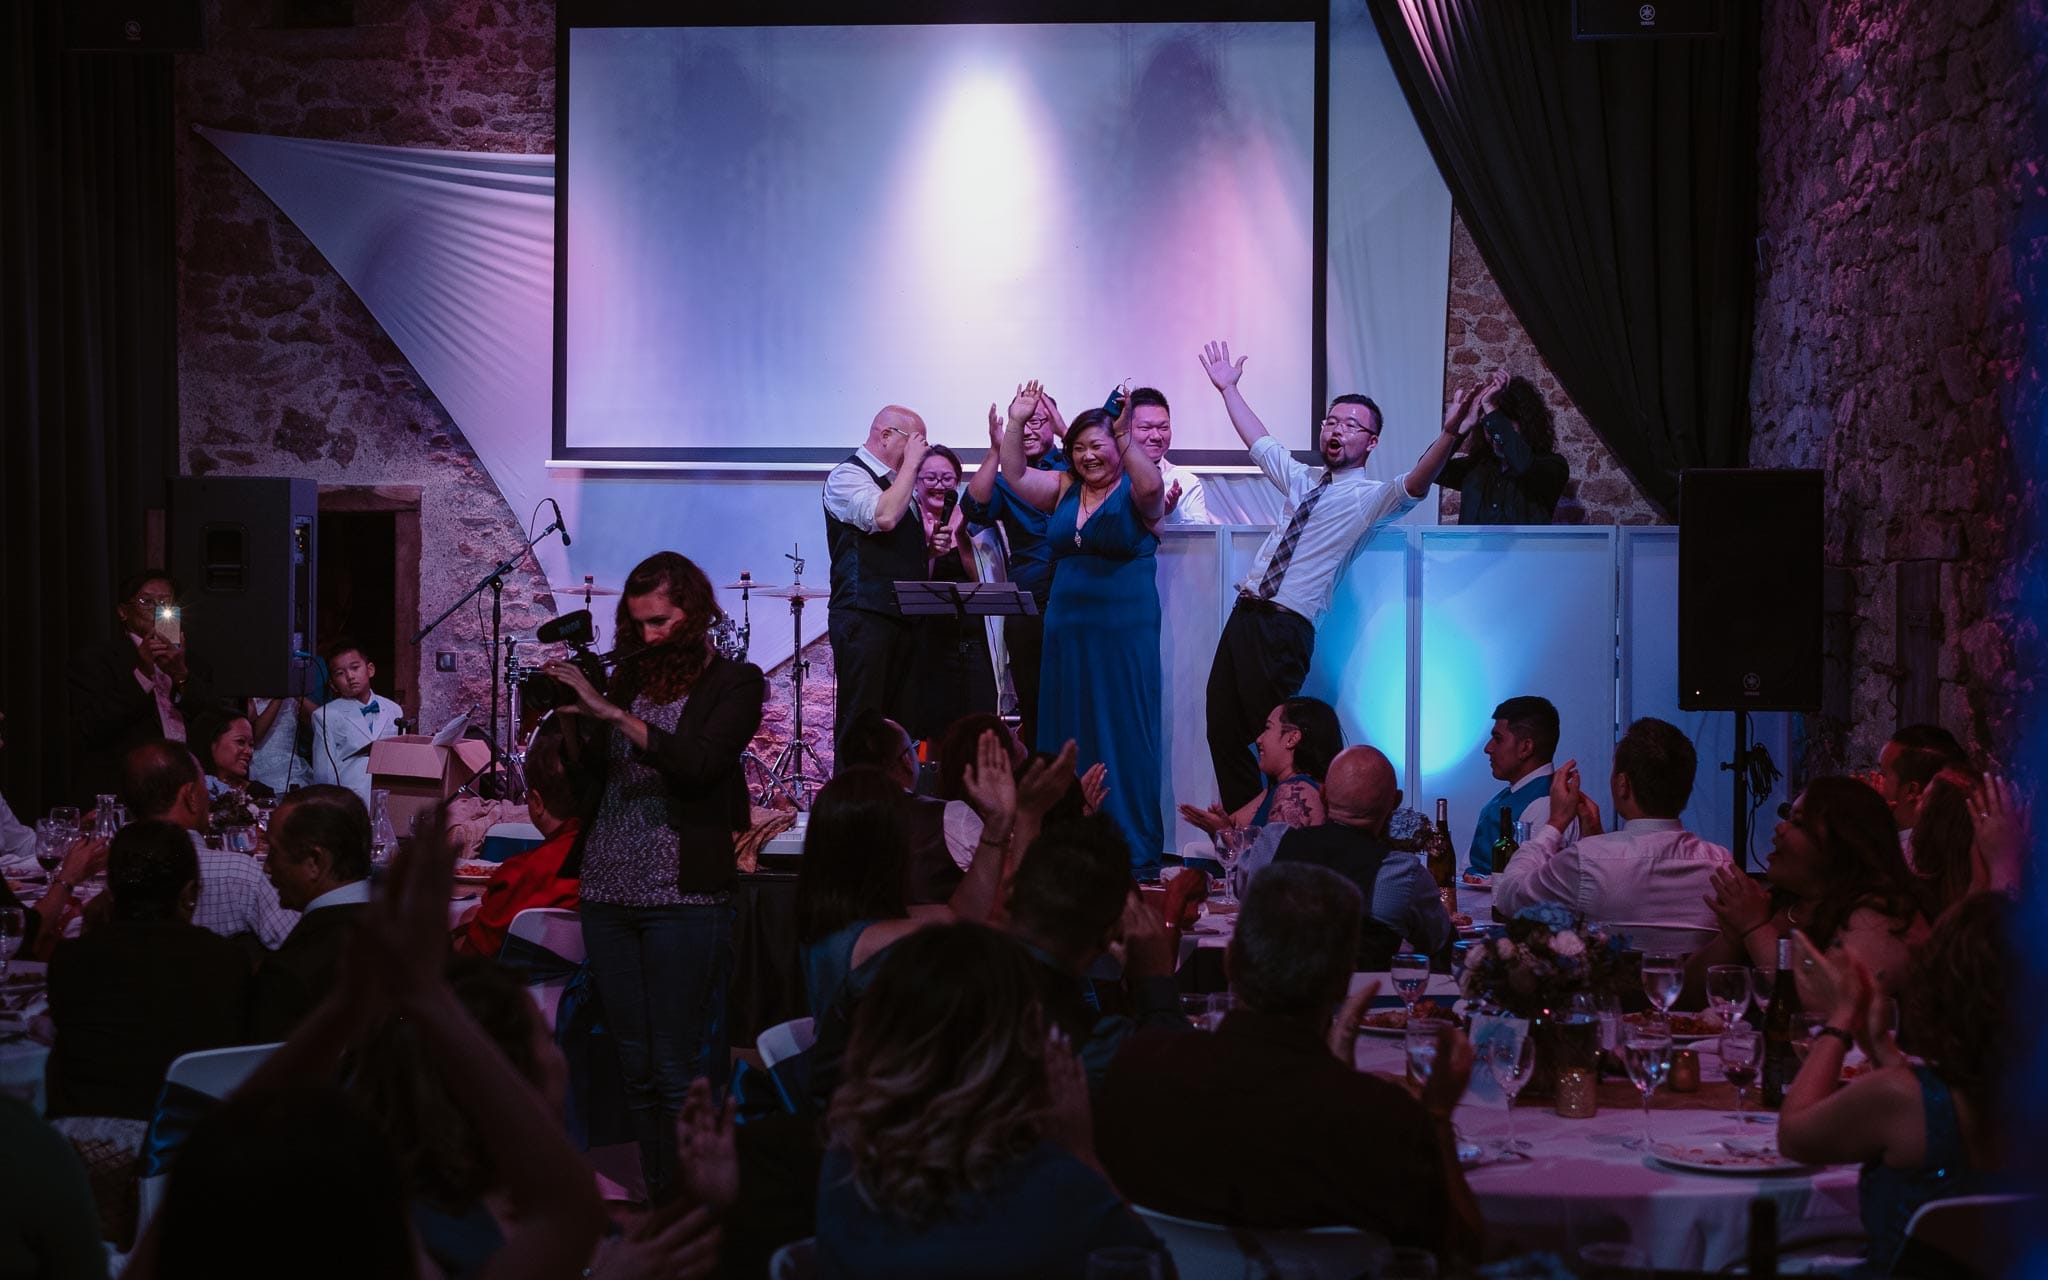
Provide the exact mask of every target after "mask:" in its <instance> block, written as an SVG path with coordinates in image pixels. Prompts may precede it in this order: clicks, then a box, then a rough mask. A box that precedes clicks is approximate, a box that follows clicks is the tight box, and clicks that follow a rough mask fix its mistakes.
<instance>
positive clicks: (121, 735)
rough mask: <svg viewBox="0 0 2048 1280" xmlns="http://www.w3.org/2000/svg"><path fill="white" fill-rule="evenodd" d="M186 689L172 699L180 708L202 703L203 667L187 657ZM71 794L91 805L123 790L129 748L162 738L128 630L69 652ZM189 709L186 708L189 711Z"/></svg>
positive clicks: (194, 707)
mask: <svg viewBox="0 0 2048 1280" xmlns="http://www.w3.org/2000/svg"><path fill="white" fill-rule="evenodd" d="M186 667H187V672H186V681H185V690H184V692H183V693H181V694H179V695H177V697H176V698H175V701H176V703H177V705H178V708H179V709H180V710H181V711H187V714H188V715H189V714H190V710H197V709H198V708H200V707H203V706H205V705H206V702H207V699H208V697H209V694H208V692H207V686H208V684H209V683H210V682H209V681H208V680H207V679H206V675H207V673H206V671H205V670H204V669H203V668H202V667H200V666H199V665H198V664H197V663H196V661H195V660H193V659H190V658H188V659H187V660H186ZM70 677H71V678H70V686H71V782H70V794H71V795H72V796H73V797H74V798H76V799H81V800H83V801H85V802H86V803H88V804H89V803H91V799H92V797H93V796H96V795H101V794H113V793H118V792H119V791H120V790H121V760H122V757H123V756H125V755H127V754H128V749H129V748H130V747H134V746H138V745H140V744H142V743H144V742H149V741H151V740H152V739H155V738H161V737H163V736H164V727H163V721H162V720H161V719H159V718H158V716H157V710H156V699H155V698H154V697H152V696H151V695H150V694H148V693H145V692H144V691H143V688H142V686H141V685H139V684H137V683H135V642H134V641H132V640H130V639H129V638H128V635H127V633H126V632H120V633H117V634H116V635H115V636H113V638H111V639H109V640H103V641H101V642H100V643H98V644H94V645H89V646H87V647H86V648H84V649H80V650H79V651H78V652H77V653H74V654H72V655H71V673H70ZM187 709H190V710H187Z"/></svg>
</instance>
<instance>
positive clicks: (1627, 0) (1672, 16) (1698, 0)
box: [1572, 0, 1721, 40]
mask: <svg viewBox="0 0 2048 1280" xmlns="http://www.w3.org/2000/svg"><path fill="white" fill-rule="evenodd" d="M1720 34H1721V0H1572V38H1573V39H1574V40H1627V39H1641V38H1644V37H1653V36H1717V35H1720Z"/></svg>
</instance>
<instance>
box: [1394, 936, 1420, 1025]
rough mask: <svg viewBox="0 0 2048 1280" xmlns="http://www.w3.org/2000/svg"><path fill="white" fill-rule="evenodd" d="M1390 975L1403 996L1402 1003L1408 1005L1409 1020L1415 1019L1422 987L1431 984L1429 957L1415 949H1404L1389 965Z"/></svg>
mask: <svg viewBox="0 0 2048 1280" xmlns="http://www.w3.org/2000/svg"><path fill="white" fill-rule="evenodd" d="M1388 976H1390V977H1391V978H1393V980H1394V990H1395V992H1397V993H1398V994H1399V995H1400V997H1401V1003H1402V1004H1405V1005H1407V1006H1408V1020H1409V1021H1410V1022H1413V1021H1414V1020H1415V1002H1416V1001H1417V1000H1418V999H1420V998H1421V997H1422V989H1423V988H1424V987H1426V986H1428V985H1429V957H1428V956H1425V955H1422V954H1420V953H1419V952H1414V951H1404V952H1402V953H1401V954H1400V955H1397V956H1395V957H1394V959H1393V962H1392V963H1391V964H1390V965H1389V966H1388Z"/></svg>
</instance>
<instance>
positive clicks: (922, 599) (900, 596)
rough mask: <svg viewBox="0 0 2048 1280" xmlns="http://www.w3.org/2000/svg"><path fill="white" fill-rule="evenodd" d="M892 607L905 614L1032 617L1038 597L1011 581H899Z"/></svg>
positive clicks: (924, 615)
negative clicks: (894, 602) (1033, 597)
mask: <svg viewBox="0 0 2048 1280" xmlns="http://www.w3.org/2000/svg"><path fill="white" fill-rule="evenodd" d="M896 609H897V611H898V612H899V613H901V614H902V615H903V616H904V617H906V618H933V617H943V616H945V615H948V614H950V615H952V616H953V617H955V618H959V619H962V620H963V621H964V620H965V619H968V618H1032V617H1036V616H1037V615H1038V601H1036V600H1034V599H1032V598H1031V593H1030V592H1029V591H1026V590H1024V589H1023V588H1022V587H1020V586H1018V585H1017V584H1016V583H1014V582H899V583H897V584H896Z"/></svg>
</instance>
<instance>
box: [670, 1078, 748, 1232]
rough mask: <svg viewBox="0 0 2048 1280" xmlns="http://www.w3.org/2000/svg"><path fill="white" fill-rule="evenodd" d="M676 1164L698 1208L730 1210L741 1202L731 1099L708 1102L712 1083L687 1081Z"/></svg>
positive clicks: (686, 1189)
mask: <svg viewBox="0 0 2048 1280" xmlns="http://www.w3.org/2000/svg"><path fill="white" fill-rule="evenodd" d="M676 1163H677V1164H678V1165H679V1166H680V1167H681V1168H680V1172H681V1175H682V1183H683V1189H684V1190H685V1191H687V1192H689V1194H690V1195H691V1196H692V1197H693V1198H694V1199H695V1200H696V1202H697V1203H698V1204H700V1205H705V1206H708V1207H710V1208H711V1209H713V1210H716V1211H717V1212H720V1213H724V1212H727V1211H729V1210H730V1209H731V1208H732V1207H733V1206H734V1205H736V1204H738V1203H739V1199H740V1157H739V1148H738V1146H737V1145H736V1143H735V1140H734V1137H733V1100H732V1099H731V1098H727V1099H726V1100H725V1105H724V1106H722V1107H721V1106H719V1105H718V1104H717V1103H715V1102H713V1101H712V1100H711V1082H710V1081H708V1080H706V1079H704V1077H702V1076H699V1077H697V1078H696V1079H695V1080H692V1081H691V1082H690V1091H689V1093H687V1094H685V1095H684V1097H683V1109H682V1111H681V1112H680V1113H679V1114H678V1115H677V1116H676Z"/></svg>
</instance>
